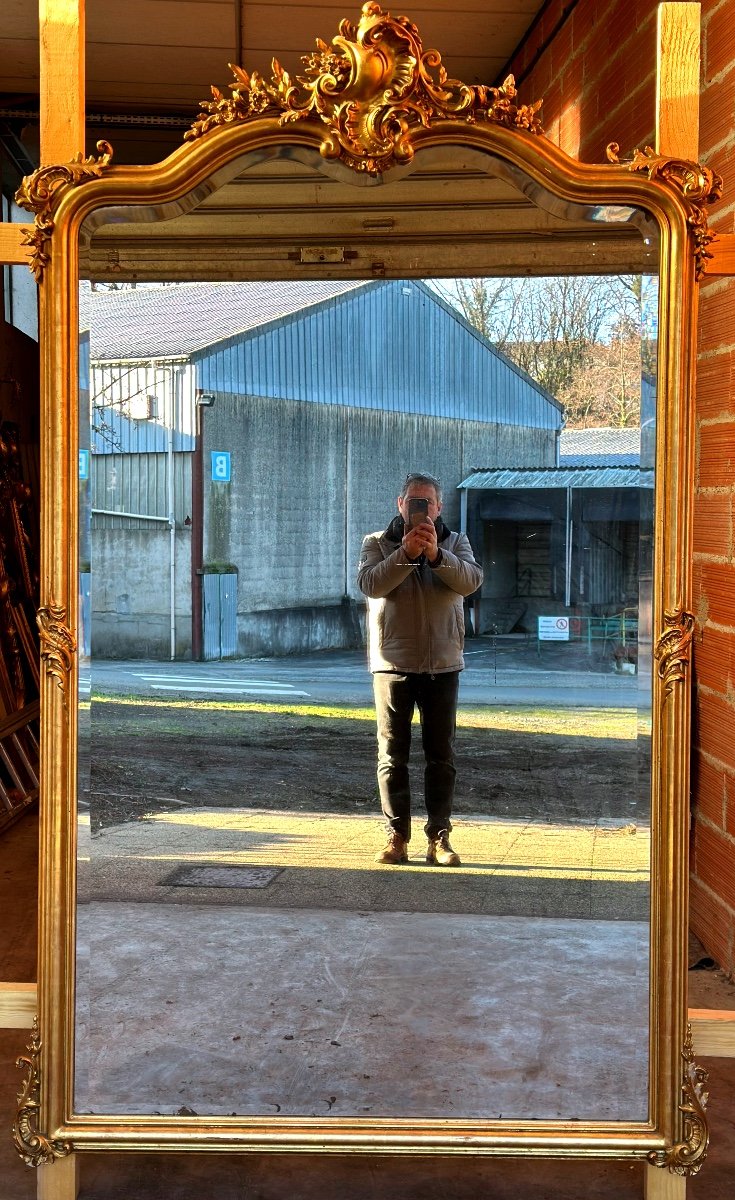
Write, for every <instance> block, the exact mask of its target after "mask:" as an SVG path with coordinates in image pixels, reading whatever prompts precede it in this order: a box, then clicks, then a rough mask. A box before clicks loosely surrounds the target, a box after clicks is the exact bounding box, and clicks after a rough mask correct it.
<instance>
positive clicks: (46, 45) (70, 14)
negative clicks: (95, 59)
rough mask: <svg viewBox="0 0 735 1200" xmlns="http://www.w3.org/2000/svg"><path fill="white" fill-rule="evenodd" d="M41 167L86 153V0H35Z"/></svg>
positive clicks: (67, 160) (66, 160)
mask: <svg viewBox="0 0 735 1200" xmlns="http://www.w3.org/2000/svg"><path fill="white" fill-rule="evenodd" d="M38 23H39V25H38V32H39V41H40V49H41V62H40V68H39V91H40V104H41V165H42V166H50V165H52V164H54V163H64V162H69V160H70V159H72V158H74V157H75V156H76V155H77V154H79V152H80V151H82V152H83V151H84V68H85V56H84V0H39V4H38Z"/></svg>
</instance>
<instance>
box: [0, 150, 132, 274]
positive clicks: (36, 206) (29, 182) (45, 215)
mask: <svg viewBox="0 0 735 1200" xmlns="http://www.w3.org/2000/svg"><path fill="white" fill-rule="evenodd" d="M111 161H112V146H111V145H110V143H109V142H98V143H97V157H95V156H94V155H93V154H90V156H89V157H88V158H83V157H82V155H81V154H78V155H77V156H76V158H74V159H72V161H71V162H70V163H64V164H63V165H62V166H53V167H39V168H38V170H37V171H34V172H33V174H32V175H26V177H25V179H24V180H23V182H22V183H21V185H20V187H19V188H18V190H17V192H16V193H15V201H16V204H19V205H20V206H21V208H26V209H28V210H29V211H30V212H32V213H35V214H36V220H35V228H34V229H33V232H32V233H26V234H25V235H24V238H23V244H24V245H25V246H30V248H31V253H30V254H29V256H28V257H29V260H30V268H31V271H32V273H33V277H34V279H35V280H36V282H37V283H40V282H41V280H42V278H43V272H44V270H45V268H46V267H47V266H48V264H49V255H48V249H47V246H48V242H49V241H50V239H51V234H52V233H53V231H54V210H55V208H56V205H57V204H58V201H59V199H60V198H61V195H62V194H63V192H64V191H66V189H67V188H70V187H78V185H79V184H80V183H86V182H87V180H89V179H99V177H100V175H101V174H102V173H103V171H104V170H105V169H106V168H107V167H109V165H110V163H111Z"/></svg>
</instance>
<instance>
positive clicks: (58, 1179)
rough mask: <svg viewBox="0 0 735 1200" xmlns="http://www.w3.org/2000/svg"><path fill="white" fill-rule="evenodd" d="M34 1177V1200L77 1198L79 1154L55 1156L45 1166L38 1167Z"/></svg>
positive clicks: (73, 1199) (69, 1199)
mask: <svg viewBox="0 0 735 1200" xmlns="http://www.w3.org/2000/svg"><path fill="white" fill-rule="evenodd" d="M37 1176H38V1177H37V1179H36V1200H77V1196H78V1195H79V1155H77V1154H69V1155H68V1156H67V1157H66V1158H57V1160H56V1162H54V1163H49V1165H48V1166H46V1167H39V1168H38V1171H37Z"/></svg>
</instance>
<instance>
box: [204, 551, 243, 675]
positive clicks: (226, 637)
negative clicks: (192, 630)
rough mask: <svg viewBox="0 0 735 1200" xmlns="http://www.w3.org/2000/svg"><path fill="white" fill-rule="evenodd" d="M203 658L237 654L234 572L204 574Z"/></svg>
mask: <svg viewBox="0 0 735 1200" xmlns="http://www.w3.org/2000/svg"><path fill="white" fill-rule="evenodd" d="M202 603H203V605H204V657H205V659H206V660H210V659H217V658H235V656H236V654H237V574H236V573H234V572H232V573H228V574H226V575H205V576H204V588H203V593H202Z"/></svg>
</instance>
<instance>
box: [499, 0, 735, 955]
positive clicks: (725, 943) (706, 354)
mask: <svg viewBox="0 0 735 1200" xmlns="http://www.w3.org/2000/svg"><path fill="white" fill-rule="evenodd" d="M569 8H570V3H569V0H552V2H551V3H550V4H548V5H547V7H546V8H545V10H544V13H543V17H542V19H541V21H540V22H539V23H538V25H537V26H536V28H535V29H534V30H533V32H532V33H531V35H530V37H529V38H528V40H527V42H526V43H525V44H524V46H523V47H522V49H521V51H519V53H518V54H517V56H516V57H515V59H514V60H513V62H512V63H511V70H512V71H513V72H514V74H515V75H516V78H517V81H518V87H519V93H520V99H521V101H522V102H523V103H527V102H529V101H531V100H535V99H537V98H539V97H543V99H544V109H543V121H544V126H545V128H546V131H547V135H548V136H549V137H550V138H551V139H552V140H553V141H555V142H557V143H558V144H559V145H561V146H562V148H563V149H565V150H566V151H567V152H568V153H569V154H572V155H576V156H578V157H579V158H581V159H583V160H585V161H587V162H604V161H605V146H606V145H607V143H608V142H611V141H616V142H618V143H619V144H620V147H621V151H622V152H623V154H626V153H629V152H630V151H631V150H632V149H633V148H634V147H635V146H643V145H645V144H646V143H650V142H652V141H653V137H654V125H655V64H656V4H655V3H653V2H651V0H610V2H608V0H579V2H578V3H577V4H576V5H574V6H573V7H572V10H571V12H570V13H569V15H568V16H567V18H566V19H565V20H563V16H564V12H565V10H568V9H569ZM734 127H735V0H704V2H703V4H702V94H701V110H700V154H699V157H700V160H701V161H702V162H703V163H705V164H707V165H708V166H711V167H713V168H714V169H715V170H717V171H719V172H720V174H722V175H723V176H724V177H725V182H726V189H725V195H724V197H723V199H722V200H721V201H720V202H719V203H718V204H717V205H716V206H715V207H714V208H713V210H712V212H711V223H712V227H713V229H715V230H716V231H719V232H723V233H732V232H733V231H735V133H734ZM728 181H729V187H728V186H727V185H728ZM734 312H735V281H731V280H729V279H712V280H710V281H707V282H705V283H704V285H703V287H702V289H701V308H700V338H699V365H698V377H697V399H696V407H695V421H696V446H697V460H696V461H697V475H696V491H695V502H694V611H695V613H696V616H697V631H696V638H695V649H694V685H695V686H694V740H693V755H692V788H693V812H694V822H693V838H692V843H693V858H692V876H691V885H692V891H691V901H692V908H691V923H692V927H693V929H694V931H695V932H696V933H697V934H698V936H699V937H700V938H701V939H702V941H703V942H704V944H705V945H706V947H707V948H708V950H709V951H710V953H711V954H712V955H713V956H714V957H715V958H717V959H718V961H719V962H720V963H721V964H722V965H723V967H724V968H725V969H726V970H727V971H728V972H729V973H730V974H735V547H734V545H733V522H734V518H733V505H734V503H735V318H734V317H733V313H734Z"/></svg>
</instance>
